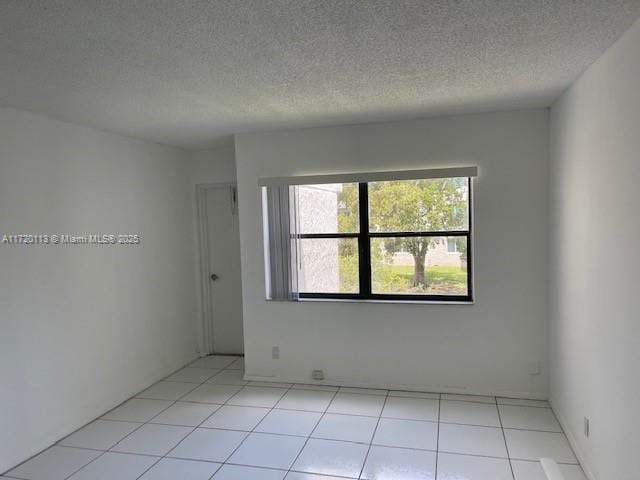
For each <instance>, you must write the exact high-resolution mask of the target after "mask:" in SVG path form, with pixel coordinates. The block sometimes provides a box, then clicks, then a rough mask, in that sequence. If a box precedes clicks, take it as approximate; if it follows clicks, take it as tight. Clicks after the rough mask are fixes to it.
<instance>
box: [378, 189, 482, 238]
mask: <svg viewBox="0 0 640 480" xmlns="http://www.w3.org/2000/svg"><path fill="white" fill-rule="evenodd" d="M369 229H370V231H372V232H433V231H447V230H468V229H469V179H468V178H432V179H424V180H398V181H393V182H371V183H369Z"/></svg>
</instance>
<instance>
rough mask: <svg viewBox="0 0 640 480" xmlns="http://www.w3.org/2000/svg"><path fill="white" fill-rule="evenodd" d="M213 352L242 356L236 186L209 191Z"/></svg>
mask: <svg viewBox="0 0 640 480" xmlns="http://www.w3.org/2000/svg"><path fill="white" fill-rule="evenodd" d="M206 209H207V232H208V235H207V236H208V243H209V255H208V257H209V273H208V276H209V286H210V292H211V310H210V311H211V317H212V319H211V320H212V325H213V351H214V353H243V352H244V338H243V334H242V285H241V278H240V233H239V228H238V208H237V195H236V187H235V185H222V186H215V187H211V188H208V189H207V190H206Z"/></svg>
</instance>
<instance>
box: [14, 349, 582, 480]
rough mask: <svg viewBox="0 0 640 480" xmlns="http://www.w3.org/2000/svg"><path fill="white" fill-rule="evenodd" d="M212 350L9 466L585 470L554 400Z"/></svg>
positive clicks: (235, 473)
mask: <svg viewBox="0 0 640 480" xmlns="http://www.w3.org/2000/svg"><path fill="white" fill-rule="evenodd" d="M243 369H244V364H243V359H242V358H239V357H230V356H210V357H206V358H203V359H199V360H197V361H195V362H194V363H192V364H191V365H190V366H188V367H186V368H183V369H182V370H180V371H178V372H176V373H174V374H172V375H170V376H169V377H167V378H166V379H164V380H163V381H161V382H158V383H156V384H155V385H153V386H151V387H150V388H148V389H146V390H144V391H143V392H140V393H139V394H138V395H136V397H135V398H133V399H131V400H129V401H127V402H125V403H124V404H122V405H120V406H118V407H117V408H115V409H113V410H112V411H110V412H108V413H107V414H106V415H104V416H103V417H102V418H100V419H98V420H95V421H94V422H92V423H90V424H89V425H86V426H85V427H83V428H81V429H80V430H78V431H76V432H75V433H73V434H71V435H70V436H68V437H67V438H65V439H63V440H61V441H60V442H58V444H57V445H55V446H53V447H51V448H49V449H48V450H46V451H45V452H43V453H41V454H39V455H38V456H36V457H34V458H32V459H31V460H29V461H27V462H25V463H23V464H22V465H20V466H18V467H17V468H15V469H13V470H11V471H10V472H8V473H6V474H5V476H4V477H2V478H15V479H25V480H65V479H70V480H85V479H86V480H103V479H104V480H134V479H141V480H208V479H214V480H240V479H242V480H282V479H287V480H332V479H334V480H337V479H343V480H344V479H365V480H401V479H402V480H422V479H424V480H427V479H430V480H435V479H437V480H546V478H545V475H544V473H543V471H542V468H541V467H540V464H539V463H538V462H537V459H538V458H540V457H553V458H555V459H556V461H558V462H560V463H561V470H562V472H563V473H564V475H565V477H566V480H585V479H586V477H585V476H584V474H583V473H582V470H581V468H580V466H579V465H578V462H577V460H576V458H575V456H574V454H573V452H572V451H571V448H570V446H569V444H568V442H567V439H566V437H565V435H564V433H562V429H561V428H560V425H559V424H558V422H557V420H556V418H555V416H554V414H553V412H552V411H551V409H550V408H549V405H548V404H547V403H546V402H543V401H537V400H513V399H507V398H494V397H482V396H475V395H451V394H442V395H441V394H437V393H425V392H406V391H402V392H401V391H387V390H378V389H359V388H345V387H329V386H318V385H299V384H296V385H291V384H281V383H266V382H247V381H245V380H244V379H243V373H244V372H243Z"/></svg>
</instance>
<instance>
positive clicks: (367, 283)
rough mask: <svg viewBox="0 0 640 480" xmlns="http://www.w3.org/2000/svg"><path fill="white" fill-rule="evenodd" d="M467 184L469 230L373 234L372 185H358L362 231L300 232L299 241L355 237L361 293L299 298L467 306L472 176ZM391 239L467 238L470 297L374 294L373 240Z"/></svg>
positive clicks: (303, 295) (328, 294) (471, 291)
mask: <svg viewBox="0 0 640 480" xmlns="http://www.w3.org/2000/svg"><path fill="white" fill-rule="evenodd" d="M467 182H468V184H467V185H468V188H467V191H468V205H467V208H468V209H469V211H468V219H469V221H468V228H467V230H450V231H430V232H370V231H369V183H368V182H359V183H358V205H359V217H360V218H359V222H360V224H359V225H360V230H359V232H354V233H301V234H298V235H296V237H297V238H299V239H307V238H308V239H314V238H316V239H318V238H336V239H341V238H356V239H357V240H358V267H359V268H358V284H359V293H312V292H300V293H299V298H300V299H336V300H387V301H402V302H412V301H413V302H451V303H468V302H472V301H473V245H472V238H473V237H472V229H473V214H472V212H473V207H472V205H473V199H472V197H473V194H472V185H473V183H472V177H467ZM390 237H466V240H467V295H416V294H408V293H405V294H402V293H373V292H372V291H371V239H372V238H390Z"/></svg>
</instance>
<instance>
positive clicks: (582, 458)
mask: <svg viewBox="0 0 640 480" xmlns="http://www.w3.org/2000/svg"><path fill="white" fill-rule="evenodd" d="M549 403H550V404H551V409H552V410H553V413H555V415H556V418H557V419H558V422H560V426H561V427H562V430H564V433H565V435H566V436H567V440H569V445H571V448H572V449H573V453H575V454H576V457H577V458H578V461H579V462H580V466H581V467H582V470H583V471H584V474H585V475H586V477H587V479H588V480H598V479H597V478H596V475H595V474H594V473H593V469H592V468H591V466H590V465H589V462H588V461H587V457H586V455H585V454H584V452H583V451H582V449H581V448H580V445H579V444H578V442H577V440H576V437H575V435H574V434H573V432H572V431H571V429H570V428H569V422H567V419H566V417H565V416H564V414H563V413H562V411H560V409H559V408H558V407H557V406H556V404H555V402H554V401H553V398H549Z"/></svg>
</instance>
